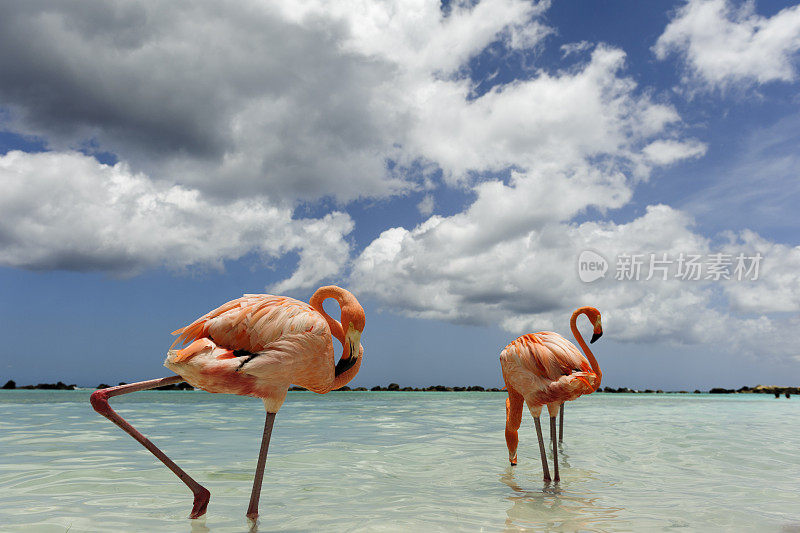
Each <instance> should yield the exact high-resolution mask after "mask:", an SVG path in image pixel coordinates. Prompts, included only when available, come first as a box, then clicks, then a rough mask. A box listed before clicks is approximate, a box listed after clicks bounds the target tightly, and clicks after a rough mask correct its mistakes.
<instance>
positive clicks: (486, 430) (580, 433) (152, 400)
mask: <svg viewBox="0 0 800 533" xmlns="http://www.w3.org/2000/svg"><path fill="white" fill-rule="evenodd" d="M90 393H91V391H89V390H76V391H43V390H11V391H0V531H42V532H50V531H52V532H67V531H69V532H82V531H102V532H107V531H170V532H175V531H178V532H180V531H185V532H211V531H213V532H229V531H230V532H238V531H242V532H245V531H415V532H416V531H687V532H689V531H692V532H693V531H704V532H707V531H758V532H769V531H774V532H782V533H789V532H792V533H800V399H798V398H797V397H792V398H791V399H786V398H784V397H781V398H780V399H776V398H774V397H773V396H772V395H755V394H752V395H751V394H735V395H711V394H601V393H596V394H593V395H591V396H585V397H582V398H580V399H578V400H577V401H574V402H570V403H569V404H568V405H567V406H566V410H565V418H564V442H563V444H562V445H561V447H560V451H559V461H560V465H561V466H560V470H561V481H560V482H559V483H545V482H543V481H542V470H541V461H540V459H539V449H538V444H537V440H536V433H535V429H534V424H533V420H532V418H531V416H530V414H529V413H527V412H526V413H525V416H524V418H523V424H522V427H521V428H520V445H519V464H518V465H517V466H515V467H512V466H510V465H509V463H508V454H507V450H506V445H505V440H504V437H503V433H504V424H505V398H506V395H505V394H504V393H491V392H334V393H330V394H326V395H317V394H314V393H310V392H290V393H289V396H288V399H287V401H286V403H285V404H284V406H283V408H282V409H281V411H280V412H279V413H278V415H277V417H276V419H275V426H274V430H273V433H272V442H271V445H270V448H269V456H268V459H267V467H266V473H265V475H264V484H263V490H262V493H261V505H260V513H261V514H260V517H259V519H258V522H257V523H255V524H253V523H250V522H248V520H247V519H246V518H245V511H246V509H247V504H248V500H249V496H250V489H251V486H252V476H253V471H254V469H255V464H256V459H257V454H258V449H259V445H260V439H261V434H262V431H263V424H264V408H263V404H262V403H261V401H260V400H258V399H253V398H244V397H237V396H229V395H214V394H209V393H206V392H202V391H194V392H192V391H188V392H178V391H176V392H159V391H146V392H138V393H134V394H130V395H126V396H123V397H117V398H114V399H113V400H112V406H113V407H114V408H115V409H116V410H117V412H118V413H119V414H120V415H122V416H123V417H125V418H126V419H127V420H128V421H130V422H131V423H132V424H133V425H134V426H136V427H137V429H139V430H140V431H142V432H143V433H144V434H146V435H147V436H149V437H150V438H151V439H152V440H153V441H154V442H155V443H156V444H157V445H158V446H159V447H161V449H162V450H164V451H165V452H166V453H167V454H168V455H169V456H170V457H171V458H172V459H173V460H174V461H175V462H177V463H178V464H179V465H180V466H182V467H183V468H184V469H185V470H186V471H187V472H188V473H189V474H190V475H191V476H193V477H194V478H195V479H196V480H197V481H198V482H200V483H201V484H203V485H204V486H205V487H206V488H208V489H209V490H210V491H211V501H210V503H209V506H208V513H207V515H206V516H205V517H204V518H201V519H199V520H190V519H188V515H189V512H190V510H191V506H192V496H191V493H190V491H189V490H188V489H187V488H186V487H185V486H184V485H183V484H182V483H181V482H180V481H179V480H178V478H177V477H176V476H175V475H174V474H172V473H171V472H170V471H169V470H167V468H165V467H164V466H163V465H162V464H161V463H159V462H158V461H157V460H156V459H155V458H154V457H153V456H152V455H150V453H149V452H147V451H146V450H145V449H144V448H143V447H142V446H141V445H139V444H138V443H137V442H136V441H134V440H133V439H132V438H130V437H129V436H128V435H127V434H125V433H124V432H123V431H122V430H120V429H119V428H118V427H116V426H115V425H113V424H112V423H111V422H110V421H108V420H107V419H105V418H103V417H101V416H100V415H98V414H97V413H95V412H94V411H93V410H92V408H91V406H90V405H89V394H90ZM542 425H543V428H544V433H545V439H546V440H547V439H548V435H549V423H548V421H547V419H546V418H543V424H542ZM548 457H549V454H548ZM551 468H552V461H551Z"/></svg>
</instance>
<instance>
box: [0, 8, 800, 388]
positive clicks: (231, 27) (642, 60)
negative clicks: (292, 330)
mask: <svg viewBox="0 0 800 533" xmlns="http://www.w3.org/2000/svg"><path fill="white" fill-rule="evenodd" d="M658 6H659V9H655V6H654V5H653V4H643V3H639V4H637V3H629V2H613V1H608V2H592V3H576V2H559V1H554V2H552V3H548V2H540V3H532V2H522V1H515V0H484V1H482V2H467V3H463V4H460V3H455V2H450V3H447V5H445V6H441V5H440V4H439V3H437V2H424V1H422V0H419V1H414V2H411V1H408V2H396V3H393V2H386V3H382V4H374V3H372V2H364V3H362V2H356V1H353V2H337V3H336V4H335V5H330V6H326V7H321V6H319V5H318V4H316V3H313V2H271V3H264V2H257V1H255V0H253V1H247V2H233V3H228V4H226V3H219V2H210V1H209V2H198V3H197V5H196V7H195V8H194V9H192V10H191V11H187V10H185V8H183V7H181V6H156V5H138V4H137V3H134V2H120V3H115V4H113V5H112V4H109V3H103V2H92V1H89V2H85V3H82V4H69V5H67V4H63V3H58V2H54V3H47V2H45V3H40V4H11V5H6V6H4V7H2V8H0V15H1V16H0V21H2V22H0V46H2V49H3V50H6V51H7V53H4V54H3V56H2V57H0V71H2V72H3V75H2V76H0V180H1V181H2V182H3V187H1V188H0V208H2V210H3V213H4V215H3V217H2V219H1V221H0V290H1V291H2V300H1V301H2V304H1V305H0V319H2V321H3V324H4V325H5V328H4V329H5V331H7V332H8V333H9V335H8V337H7V341H6V342H5V343H4V345H3V348H2V349H0V368H2V370H0V380H4V379H15V380H16V381H17V382H18V383H30V382H40V381H54V380H58V379H62V380H64V381H67V382H73V383H78V384H83V385H95V384H97V383H99V382H107V383H116V382H118V381H134V380H138V379H147V378H150V377H156V376H160V375H166V374H165V373H166V372H167V371H166V370H165V369H163V368H161V363H162V361H163V357H164V354H165V351H166V348H167V347H168V346H169V344H170V343H171V336H170V335H169V332H171V331H172V330H174V329H176V328H178V327H180V326H181V325H183V324H185V323H188V322H189V321H191V320H193V319H194V318H195V317H197V316H199V315H200V314H202V313H204V312H205V311H207V310H208V309H210V308H213V307H216V306H217V305H219V304H220V303H222V302H224V301H227V300H229V299H232V298H235V297H238V296H239V295H241V294H243V293H252V292H274V293H282V294H289V295H291V296H294V297H297V298H300V299H303V300H307V299H308V297H309V296H310V294H311V293H313V291H314V289H315V288H316V287H318V286H320V285H322V284H327V283H336V284H339V285H342V286H345V287H348V288H350V289H351V290H352V292H354V293H355V294H356V296H357V297H358V298H359V300H360V301H361V302H362V304H363V305H364V307H365V309H366V311H367V327H366V330H365V333H364V336H363V337H362V342H363V344H364V346H365V363H364V366H363V367H362V370H361V372H360V374H359V376H358V378H357V379H356V380H355V381H354V382H353V385H355V386H358V385H365V386H371V385H374V384H386V383H389V382H390V381H396V382H399V383H401V384H404V385H405V384H408V385H431V384H446V385H460V384H481V385H484V386H497V385H499V384H500V381H501V378H500V372H499V365H498V362H497V355H498V353H499V351H500V349H502V347H503V346H504V345H505V344H506V343H507V342H509V341H510V340H512V339H513V338H514V337H516V336H517V335H520V334H522V333H525V332H529V331H539V330H555V331H558V332H560V333H562V334H564V335H565V336H567V337H571V336H570V335H569V328H568V320H569V315H570V314H571V311H572V310H573V309H575V308H576V307H578V306H581V305H594V306H596V307H597V308H599V309H600V310H601V312H602V313H603V317H604V326H605V331H606V334H605V336H604V337H603V339H602V341H601V342H599V343H597V344H595V345H594V346H597V349H596V355H597V358H598V360H599V362H600V364H601V366H602V367H603V369H604V382H605V383H606V384H608V385H611V386H623V385H625V386H632V387H640V388H646V387H650V388H664V389H689V390H692V389H694V388H708V387H711V386H717V385H720V386H740V385H743V384H750V385H754V384H756V383H774V384H796V383H797V382H798V381H800V352H798V351H797V349H796V339H795V333H796V332H797V331H798V325H800V274H798V272H800V247H798V244H800V243H799V242H798V238H797V227H798V222H799V220H798V218H799V217H800V216H799V215H797V210H796V208H795V206H796V205H797V201H798V200H800V180H798V179H797V178H798V176H797V168H798V165H797V163H798V162H800V161H798V160H799V159H800V153H799V152H798V146H800V143H798V141H800V139H799V138H798V137H800V135H799V134H798V133H797V132H798V131H800V102H798V96H797V95H798V73H797V69H798V50H799V49H800V7H798V6H796V5H794V4H792V3H787V2H763V1H761V2H757V3H741V2H724V1H722V0H704V1H700V0H692V1H690V2H684V1H680V2H671V3H662V4H659V5H658ZM585 249H591V250H595V251H597V252H599V253H601V254H602V255H603V256H604V257H605V258H606V259H607V260H608V261H609V263H610V264H611V266H610V271H609V272H608V274H607V275H606V277H605V278H603V279H601V280H598V281H595V282H592V283H585V282H582V281H581V280H580V279H579V276H578V273H577V268H578V267H577V258H578V255H579V253H580V252H581V251H582V250H585ZM650 253H656V254H667V255H668V256H669V257H670V258H675V257H677V256H678V255H679V254H681V253H697V254H701V255H703V257H707V256H708V255H710V254H713V253H725V254H730V255H731V256H735V255H736V254H738V253H745V254H747V255H748V256H749V255H753V254H755V253H760V254H761V255H762V256H763V258H764V259H763V263H762V265H761V272H760V276H759V279H757V280H744V281H736V280H728V281H714V280H705V279H702V280H698V281H686V280H680V279H676V278H675V277H674V273H675V272H674V270H670V279H668V280H666V281H660V280H658V279H651V280H644V279H641V280H638V281H635V280H634V281H619V280H615V279H614V262H615V258H616V257H617V256H619V255H620V254H642V255H643V256H644V257H647V255H648V254H650ZM584 328H588V325H586V324H584ZM586 330H587V329H584V331H586Z"/></svg>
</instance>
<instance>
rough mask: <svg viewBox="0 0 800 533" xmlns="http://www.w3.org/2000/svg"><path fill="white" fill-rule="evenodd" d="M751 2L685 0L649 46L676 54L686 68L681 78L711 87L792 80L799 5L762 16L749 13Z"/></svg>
mask: <svg viewBox="0 0 800 533" xmlns="http://www.w3.org/2000/svg"><path fill="white" fill-rule="evenodd" d="M755 5H756V4H755V2H743V3H742V4H740V5H739V6H738V7H736V6H734V5H732V4H731V3H730V2H729V1H728V0H689V1H688V2H687V3H686V4H685V5H684V6H682V7H681V8H680V9H679V10H678V11H677V13H676V15H675V17H674V18H673V20H672V21H670V23H669V24H668V25H667V27H666V29H665V30H664V33H663V34H662V35H661V36H660V37H659V38H658V41H657V42H656V44H655V46H654V47H653V51H654V52H655V54H656V57H658V58H659V59H665V58H666V57H667V56H668V55H670V54H671V53H677V54H679V55H680V56H681V57H682V58H683V59H684V60H685V61H686V64H687V67H688V70H689V77H688V79H687V81H691V80H693V81H696V82H699V83H700V84H702V85H704V86H706V87H708V88H712V89H714V88H716V89H725V88H728V87H730V86H732V85H734V84H745V85H751V84H754V83H758V84H763V83H768V82H772V81H784V82H786V81H793V80H795V79H796V78H797V69H796V67H795V64H796V62H797V51H798V50H800V6H791V7H787V8H785V9H783V10H781V11H780V12H778V13H776V14H775V15H773V16H772V17H769V18H767V17H763V16H761V15H758V14H757V13H756V12H755Z"/></svg>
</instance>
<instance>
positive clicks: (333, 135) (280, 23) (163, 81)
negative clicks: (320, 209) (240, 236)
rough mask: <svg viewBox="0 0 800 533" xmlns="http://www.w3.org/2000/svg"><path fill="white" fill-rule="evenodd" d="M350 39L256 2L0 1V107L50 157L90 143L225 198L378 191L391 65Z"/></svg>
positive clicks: (337, 28) (343, 30)
mask: <svg viewBox="0 0 800 533" xmlns="http://www.w3.org/2000/svg"><path fill="white" fill-rule="evenodd" d="M347 31H348V28H347V25H346V24H345V23H343V22H340V21H335V20H331V19H323V18H320V17H313V16H310V17H307V18H306V19H304V20H303V21H302V23H297V22H292V21H288V20H286V19H285V18H284V17H283V16H282V15H281V14H280V13H279V12H278V11H277V10H275V9H269V8H265V7H261V6H259V5H257V4H255V3H251V2H216V1H215V2H211V1H200V2H194V3H192V4H183V3H165V4H141V3H137V2H117V3H114V4H109V3H107V2H100V1H90V0H84V1H81V2H24V3H18V2H4V3H2V4H0V48H1V49H2V50H3V54H1V55H0V72H2V73H3V75H2V76H0V102H1V103H2V105H4V106H6V107H8V108H10V109H11V111H12V117H13V118H12V123H11V124H10V125H9V124H7V125H6V126H7V127H8V126H11V127H12V129H14V130H16V131H20V132H24V133H31V134H36V135H39V136H43V137H45V138H46V139H47V140H48V141H49V143H50V146H51V147H52V148H55V149H65V148H69V147H76V146H80V145H82V144H83V143H85V142H86V141H87V140H92V141H94V142H95V143H96V145H97V146H98V148H99V149H100V150H104V151H111V152H114V153H116V154H118V155H119V156H120V157H121V158H122V159H124V160H125V161H127V162H128V163H130V164H131V165H132V167H133V168H134V170H142V171H145V172H146V173H148V174H149V175H150V176H151V177H153V178H157V179H158V178H160V179H166V180H173V181H179V182H182V183H185V184H190V185H192V186H198V187H200V188H202V189H203V190H206V191H209V192H212V193H213V194H215V195H218V196H228V197H235V196H243V195H252V194H269V195H270V196H272V197H278V198H289V199H292V198H317V197H320V196H325V195H331V196H336V197H339V198H344V199H349V198H353V197H356V196H359V195H362V194H363V195H383V194H387V193H388V192H390V190H393V188H401V184H400V183H399V182H397V180H394V179H393V178H391V177H389V176H387V174H386V172H385V168H384V165H385V159H386V156H387V153H386V152H387V150H388V149H389V148H391V142H390V139H389V137H388V133H389V132H390V131H391V127H389V126H388V125H387V123H386V122H385V120H386V119H387V116H388V113H384V112H381V109H380V103H379V102H377V99H379V98H380V95H381V92H380V91H381V89H380V87H381V84H382V83H383V82H384V81H385V80H387V79H390V78H391V66H390V65H389V64H387V63H386V62H382V61H380V60H378V59H375V58H368V57H365V56H363V55H360V54H355V53H350V52H346V51H343V50H342V40H343V39H344V38H345V37H346V36H347ZM359 173H363V175H359ZM364 175H366V177H365V176H364ZM384 178H385V179H384ZM350 183H352V184H353V185H352V186H351V185H350Z"/></svg>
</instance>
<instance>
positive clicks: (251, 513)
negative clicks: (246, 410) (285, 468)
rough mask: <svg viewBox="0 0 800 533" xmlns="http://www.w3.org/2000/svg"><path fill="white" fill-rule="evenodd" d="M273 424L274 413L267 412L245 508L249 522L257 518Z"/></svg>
mask: <svg viewBox="0 0 800 533" xmlns="http://www.w3.org/2000/svg"><path fill="white" fill-rule="evenodd" d="M274 422H275V413H270V412H267V418H266V420H265V421H264V435H263V436H262V437H261V451H259V452H258V464H257V465H256V475H255V476H254V477H253V492H252V493H250V505H249V506H248V507H247V518H249V519H250V520H255V519H256V518H258V499H259V497H260V496H261V482H262V481H263V479H264V466H265V465H266V463H267V450H269V439H270V437H272V424H273V423H274Z"/></svg>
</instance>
